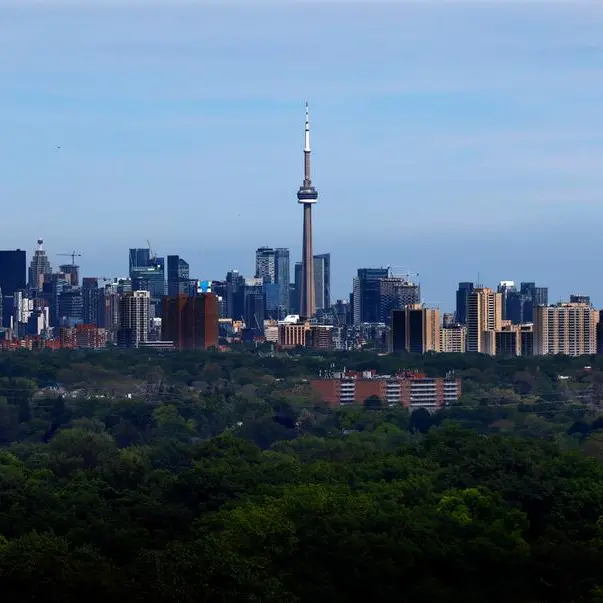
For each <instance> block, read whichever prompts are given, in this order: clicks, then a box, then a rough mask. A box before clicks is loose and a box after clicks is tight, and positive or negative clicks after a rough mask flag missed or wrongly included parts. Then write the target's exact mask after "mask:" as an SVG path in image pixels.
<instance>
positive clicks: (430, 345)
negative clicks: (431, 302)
mask: <svg viewBox="0 0 603 603" xmlns="http://www.w3.org/2000/svg"><path fill="white" fill-rule="evenodd" d="M391 322H392V330H391V350H392V352H393V353H394V354H400V353H402V352H408V353H410V354H425V352H439V351H440V350H441V341H440V311H439V310H438V309H434V308H424V307H423V306H422V305H421V304H413V305H407V306H406V308H404V309H403V310H393V312H392V319H391Z"/></svg>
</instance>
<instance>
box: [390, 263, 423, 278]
mask: <svg viewBox="0 0 603 603" xmlns="http://www.w3.org/2000/svg"><path fill="white" fill-rule="evenodd" d="M394 268H397V269H398V268H399V269H401V270H403V271H404V272H402V274H403V275H404V276H406V277H411V276H419V273H418V272H408V268H407V266H392V265H389V266H387V273H388V275H389V278H392V277H393V276H394Z"/></svg>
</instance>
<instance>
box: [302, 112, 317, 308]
mask: <svg viewBox="0 0 603 603" xmlns="http://www.w3.org/2000/svg"><path fill="white" fill-rule="evenodd" d="M316 201H318V191H317V190H316V189H315V188H314V187H313V186H312V178H311V177H310V117H309V113H308V103H306V127H305V144H304V181H303V182H302V185H301V186H300V187H299V190H298V191H297V202H298V203H301V204H302V205H303V206H304V242H303V248H302V282H301V285H302V289H301V303H300V315H301V318H308V319H309V318H312V317H313V316H314V312H315V311H316V303H315V299H314V254H313V252H312V205H313V204H314V203H316Z"/></svg>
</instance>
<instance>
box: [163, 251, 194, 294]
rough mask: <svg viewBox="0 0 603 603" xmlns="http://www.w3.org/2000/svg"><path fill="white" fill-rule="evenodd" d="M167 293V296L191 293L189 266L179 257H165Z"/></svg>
mask: <svg viewBox="0 0 603 603" xmlns="http://www.w3.org/2000/svg"><path fill="white" fill-rule="evenodd" d="M167 292H168V295H181V294H186V295H189V294H190V292H191V283H190V274H189V265H188V262H185V261H184V260H183V259H182V258H181V257H180V256H179V255H168V256H167Z"/></svg>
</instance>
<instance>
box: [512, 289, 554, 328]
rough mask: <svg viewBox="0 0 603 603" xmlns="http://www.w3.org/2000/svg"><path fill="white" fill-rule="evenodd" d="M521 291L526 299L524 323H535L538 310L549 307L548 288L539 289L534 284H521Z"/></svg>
mask: <svg viewBox="0 0 603 603" xmlns="http://www.w3.org/2000/svg"><path fill="white" fill-rule="evenodd" d="M519 291H520V293H522V294H523V295H524V296H525V298H526V300H525V302H524V305H523V322H533V321H534V320H535V315H536V308H537V307H538V306H547V305H548V303H549V290H548V287H537V286H536V283H534V282H526V283H521V284H520V287H519Z"/></svg>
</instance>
